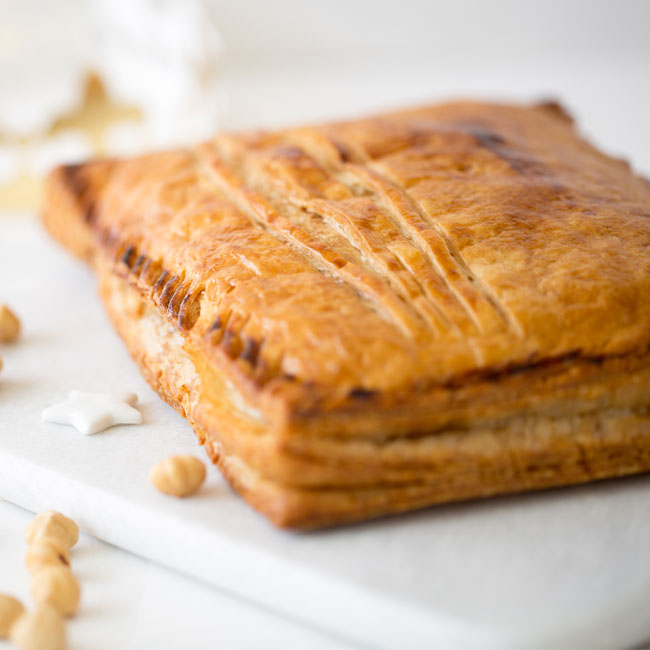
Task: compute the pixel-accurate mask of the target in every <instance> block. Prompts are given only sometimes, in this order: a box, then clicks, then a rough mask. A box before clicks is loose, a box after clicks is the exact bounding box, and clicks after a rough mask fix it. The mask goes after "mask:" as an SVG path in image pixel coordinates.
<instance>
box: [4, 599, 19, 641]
mask: <svg viewBox="0 0 650 650" xmlns="http://www.w3.org/2000/svg"><path fill="white" fill-rule="evenodd" d="M24 611H25V609H24V607H23V606H22V605H21V603H20V601H19V600H16V599H15V598H14V597H13V596H7V595H6V594H0V639H6V638H7V635H8V634H9V629H10V628H11V626H12V625H13V623H14V621H15V620H16V619H17V618H18V617H19V616H20V615H21V614H22V613H23V612H24Z"/></svg>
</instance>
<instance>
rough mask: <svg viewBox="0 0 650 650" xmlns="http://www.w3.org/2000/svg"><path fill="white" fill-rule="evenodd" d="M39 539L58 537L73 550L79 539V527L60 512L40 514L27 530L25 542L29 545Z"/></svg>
mask: <svg viewBox="0 0 650 650" xmlns="http://www.w3.org/2000/svg"><path fill="white" fill-rule="evenodd" d="M39 537H56V538H58V539H61V540H62V541H64V543H65V544H66V545H67V547H68V548H71V547H73V546H74V545H75V544H76V543H77V540H78V539H79V527H78V526H77V524H75V523H74V521H72V519H69V518H68V517H66V516H65V515H62V514H61V513H60V512H56V511H54V510H46V511H44V512H39V513H38V514H37V515H36V517H34V519H32V521H31V522H30V524H29V525H28V526H27V528H26V529H25V541H26V542H27V543H28V544H31V543H32V542H34V541H35V540H36V539H38V538H39Z"/></svg>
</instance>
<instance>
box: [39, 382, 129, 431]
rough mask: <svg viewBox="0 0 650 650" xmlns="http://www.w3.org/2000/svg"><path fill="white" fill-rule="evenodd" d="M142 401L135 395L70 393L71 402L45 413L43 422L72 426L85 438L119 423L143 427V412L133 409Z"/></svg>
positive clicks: (68, 400)
mask: <svg viewBox="0 0 650 650" xmlns="http://www.w3.org/2000/svg"><path fill="white" fill-rule="evenodd" d="M137 401H138V398H137V396H136V395H134V394H133V393H125V394H122V395H111V394H108V393H84V392H82V391H80V390H73V391H70V395H68V399H67V400H66V401H65V402H61V403H60V404H54V405H53V406H50V407H48V408H46V409H45V410H44V411H43V415H42V417H43V419H44V420H45V421H46V422H53V423H55V424H71V425H72V426H73V427H75V429H77V431H79V432H80V433H83V434H84V435H90V434H91V433H97V432H98V431H103V430H104V429H108V428H109V427H113V426H115V425H116V424H140V423H141V422H142V413H140V411H138V409H136V408H133V407H134V406H135V403H136V402H137Z"/></svg>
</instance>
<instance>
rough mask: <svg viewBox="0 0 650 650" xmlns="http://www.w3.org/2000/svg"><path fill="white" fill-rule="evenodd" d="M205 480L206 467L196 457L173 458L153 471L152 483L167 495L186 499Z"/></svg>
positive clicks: (163, 462) (158, 465) (155, 467)
mask: <svg viewBox="0 0 650 650" xmlns="http://www.w3.org/2000/svg"><path fill="white" fill-rule="evenodd" d="M204 480H205V465H204V464H203V463H202V462H201V461H200V460H199V459H198V458H195V457H194V456H171V457H170V458H166V459H165V460H162V461H160V462H159V463H158V464H157V465H155V466H154V468H153V469H152V470H151V482H152V483H153V484H154V486H155V487H156V488H158V489H159V490H160V491H161V492H164V493H165V494H171V495H172V496H175V497H186V496H189V495H190V494H194V493H195V492H196V491H197V490H198V489H199V488H200V487H201V484H202V483H203V481H204Z"/></svg>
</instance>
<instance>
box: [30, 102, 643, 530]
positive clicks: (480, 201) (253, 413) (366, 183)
mask: <svg viewBox="0 0 650 650" xmlns="http://www.w3.org/2000/svg"><path fill="white" fill-rule="evenodd" d="M43 219H44V222H45V225H46V226H47V228H48V229H49V230H50V232H51V233H52V234H53V235H54V236H55V237H56V238H57V239H59V240H60V241H61V242H62V243H63V244H64V245H65V246H66V247H68V248H69V249H70V251H72V252H73V253H74V254H76V255H77V256H79V257H81V258H83V259H85V260H87V261H88V262H90V263H91V264H92V266H93V267H94V269H95V270H96V272H97V275H98V278H99V285H100V291H101V296H102V299H103V301H104V303H105V305H106V308H107V311H108V314H109V316H110V318H111V320H112V322H113V324H114V325H115V327H116V329H117V330H118V332H119V333H120V335H121V336H122V338H123V339H124V341H125V342H126V345H127V346H128V348H129V351H130V353H131V355H132V356H133V358H134V359H135V361H136V363H137V364H138V365H139V366H140V369H141V371H142V373H143V375H144V376H145V377H146V379H147V380H148V381H149V383H150V384H151V385H152V386H153V387H154V388H155V390H157V391H158V393H159V394H160V395H161V397H162V398H163V399H165V400H166V401H167V402H169V403H170V404H171V405H173V406H174V407H175V408H176V409H177V410H178V411H179V412H180V413H181V414H182V415H184V416H185V417H186V418H187V419H188V420H189V422H190V423H191V425H192V427H193V428H194V430H195V432H196V434H197V436H198V437H199V439H200V441H201V442H202V443H203V444H204V446H205V449H206V451H207V453H208V455H209V456H210V458H211V459H212V460H214V461H215V462H216V463H217V464H218V465H219V467H220V469H221V471H222V472H223V473H224V475H225V476H226V477H227V478H228V480H229V481H230V483H231V484H232V485H233V486H234V488H235V489H236V490H237V491H238V492H239V493H240V494H241V495H242V496H243V497H244V498H245V499H246V500H247V501H249V502H250V503H251V504H252V505H253V506H254V507H255V508H257V509H258V510H260V511H261V512H262V513H263V514H265V515H266V516H267V517H269V518H270V519H271V520H272V521H273V522H274V523H275V524H277V525H279V526H286V527H294V528H313V527H319V526H328V525H333V524H339V523H343V522H349V521H354V520H360V519H366V518H371V517H377V516H381V515H387V514H390V513H397V512H401V511H406V510H411V509H414V508H422V507H425V506H429V505H431V504H435V503H442V502H449V501H454V500H460V499H470V498H476V497H487V496H490V495H495V494H502V493H509V492H519V491H524V490H532V489H539V488H548V487H551V486H561V485H568V484H575V483H583V482H587V481H592V480H596V479H603V478H608V477H614V476H623V475H628V474H634V473H638V472H643V471H647V470H649V469H650V353H649V349H648V348H649V345H650V183H648V181H647V180H645V179H643V178H641V177H638V176H636V175H635V174H634V173H633V172H632V171H631V170H630V167H629V166H628V164H627V163H625V162H624V161H621V160H616V159H613V158H610V157H608V156H606V155H604V154H602V153H600V152H599V151H598V150H596V149H594V148H593V147H592V146H591V145H589V144H588V143H587V142H585V141H584V140H583V139H582V138H581V137H580V136H579V135H578V134H577V133H576V129H575V126H574V124H573V122H572V120H571V118H570V117H569V116H568V115H567V113H566V112H565V111H564V110H563V109H562V108H561V107H560V106H558V105H557V104H554V103H545V104H537V105H531V106H516V105H504V104H492V103H472V102H456V103H448V104H442V105H438V106H431V107H425V108H418V109H414V110H407V111H401V112H397V113H392V114H387V115H381V116H378V117H372V118H368V119H361V120H356V121H350V122H339V123H334V124H326V125H320V126H314V127H301V128H295V129H287V130H282V131H274V132H250V133H241V134H234V135H228V134H223V135H218V136H216V137H215V138H214V139H213V140H211V141H209V142H207V143H205V144H202V145H201V146H199V147H196V148H192V149H185V150H175V151H169V152H166V153H158V154H152V155H147V156H141V157H138V158H134V159H130V160H105V161H95V162H88V163H86V164H81V165H75V166H64V167H59V168H58V169H55V170H54V171H53V172H52V173H51V175H50V177H49V180H48V185H47V196H46V201H45V204H44V209H43Z"/></svg>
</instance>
